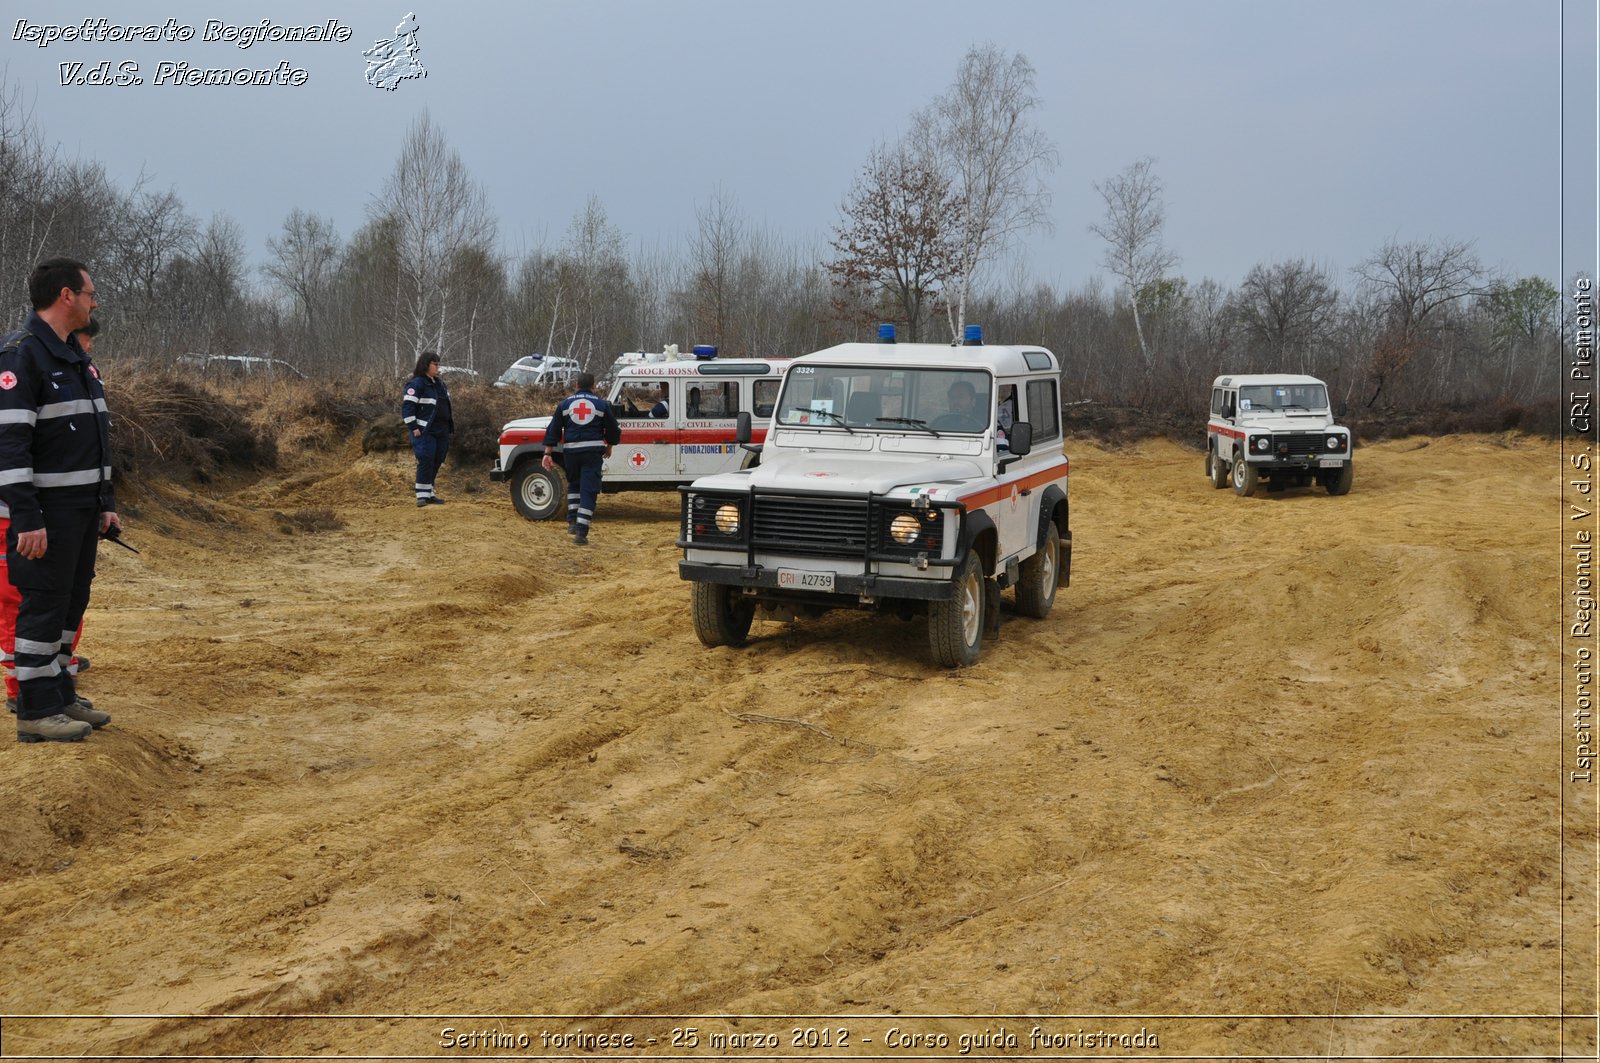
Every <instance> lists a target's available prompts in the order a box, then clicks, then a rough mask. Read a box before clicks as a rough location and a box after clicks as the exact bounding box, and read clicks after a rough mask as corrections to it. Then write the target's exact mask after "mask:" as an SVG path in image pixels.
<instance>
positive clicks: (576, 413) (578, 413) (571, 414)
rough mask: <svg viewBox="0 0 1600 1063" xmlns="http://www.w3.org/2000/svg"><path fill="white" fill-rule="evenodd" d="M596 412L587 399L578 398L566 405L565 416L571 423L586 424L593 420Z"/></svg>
mask: <svg viewBox="0 0 1600 1063" xmlns="http://www.w3.org/2000/svg"><path fill="white" fill-rule="evenodd" d="M597 412H598V411H596V410H595V408H594V405H593V404H592V403H591V402H590V401H589V400H588V399H579V400H578V401H577V402H574V403H573V404H572V405H571V406H568V407H567V417H568V418H569V419H570V420H571V421H572V423H573V424H588V423H589V422H590V421H592V420H594V418H595V414H596V413H597Z"/></svg>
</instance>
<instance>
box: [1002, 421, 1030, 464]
mask: <svg viewBox="0 0 1600 1063" xmlns="http://www.w3.org/2000/svg"><path fill="white" fill-rule="evenodd" d="M1006 446H1007V447H1008V448H1009V449H1010V450H1011V456H1012V457H1016V458H1020V457H1022V456H1023V455H1025V454H1027V453H1028V452H1029V451H1031V450H1032V449H1033V425H1031V424H1029V423H1028V422H1027V421H1013V422H1012V423H1011V430H1010V431H1009V432H1007V433H1006Z"/></svg>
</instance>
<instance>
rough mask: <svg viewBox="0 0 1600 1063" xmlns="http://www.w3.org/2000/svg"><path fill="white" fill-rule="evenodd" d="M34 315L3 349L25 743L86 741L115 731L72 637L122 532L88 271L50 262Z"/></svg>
mask: <svg viewBox="0 0 1600 1063" xmlns="http://www.w3.org/2000/svg"><path fill="white" fill-rule="evenodd" d="M28 295H29V298H30V299H31V301H32V303H33V313H32V314H30V315H29V316H28V319H27V321H26V322H24V323H23V327H22V331H21V332H19V333H13V334H12V335H11V336H8V337H7V338H6V340H5V342H4V343H0V503H4V504H5V506H6V507H7V508H8V509H9V510H10V513H11V527H10V529H9V530H8V531H7V533H6V556H7V561H8V565H7V570H8V575H9V578H10V580H11V583H12V584H13V585H14V586H16V587H17V588H18V589H19V590H20V591H21V592H22V602H21V604H20V605H19V606H18V608H17V641H16V668H17V740H18V741H20V742H76V741H78V740H80V739H82V738H84V737H85V736H86V735H88V734H89V732H90V731H91V730H92V729H94V728H98V727H103V726H105V725H106V724H107V723H110V722H111V715H110V714H109V713H106V712H102V711H100V710H99V709H96V708H94V707H93V706H92V705H89V704H87V703H86V702H84V701H81V700H80V699H79V698H78V694H77V688H76V687H75V686H74V685H73V680H72V674H71V672H70V671H69V670H68V668H67V665H68V663H69V661H70V660H71V654H72V650H71V646H72V638H73V635H74V634H75V633H76V632H77V628H78V625H79V623H80V622H81V621H82V620H83V613H84V609H85V608H87V607H88V604H89V584H90V582H91V581H92V580H93V579H94V561H95V548H96V547H97V546H98V545H99V537H100V536H101V535H104V534H106V533H107V532H108V531H110V530H111V529H112V528H116V529H117V530H118V531H120V530H121V528H122V521H121V520H120V519H119V518H118V517H117V512H116V508H117V507H116V501H115V498H114V496H113V495H112V491H111V419H110V417H109V416H108V415H107V413H106V399H105V390H104V389H103V388H102V387H101V386H100V373H99V371H98V370H97V369H96V368H95V367H94V363H93V362H91V361H90V360H89V357H88V355H86V354H84V352H83V350H82V348H81V347H80V346H79V345H78V342H77V340H76V338H75V337H74V336H73V333H75V332H76V331H78V330H79V329H81V328H84V327H86V326H87V325H88V324H89V315H90V312H91V311H93V310H94V308H95V305H96V300H95V290H94V282H93V281H92V280H91V279H90V277H89V269H88V267H87V266H85V265H84V264H83V263H81V262H77V261H74V260H73V259H69V258H53V259H49V260H48V261H45V262H41V263H40V264H39V265H38V266H37V267H35V268H34V271H33V275H32V276H31V277H29V279H28Z"/></svg>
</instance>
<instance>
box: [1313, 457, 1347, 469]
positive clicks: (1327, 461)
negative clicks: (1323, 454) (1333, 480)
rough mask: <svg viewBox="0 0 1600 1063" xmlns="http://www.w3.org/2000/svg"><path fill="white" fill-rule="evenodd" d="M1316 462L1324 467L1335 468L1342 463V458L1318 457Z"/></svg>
mask: <svg viewBox="0 0 1600 1063" xmlns="http://www.w3.org/2000/svg"><path fill="white" fill-rule="evenodd" d="M1317 464H1318V465H1319V466H1321V467H1322V468H1324V469H1337V468H1339V467H1340V466H1342V465H1343V464H1344V459H1343V458H1320V459H1318V461H1317Z"/></svg>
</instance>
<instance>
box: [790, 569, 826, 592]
mask: <svg viewBox="0 0 1600 1063" xmlns="http://www.w3.org/2000/svg"><path fill="white" fill-rule="evenodd" d="M778 586H780V587H782V588H784V589H785V590H799V591H831V590H833V573H832V572H806V571H804V570H802V569H798V568H780V569H778Z"/></svg>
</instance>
